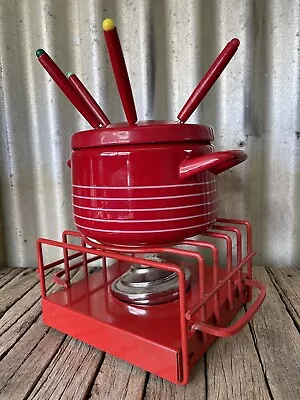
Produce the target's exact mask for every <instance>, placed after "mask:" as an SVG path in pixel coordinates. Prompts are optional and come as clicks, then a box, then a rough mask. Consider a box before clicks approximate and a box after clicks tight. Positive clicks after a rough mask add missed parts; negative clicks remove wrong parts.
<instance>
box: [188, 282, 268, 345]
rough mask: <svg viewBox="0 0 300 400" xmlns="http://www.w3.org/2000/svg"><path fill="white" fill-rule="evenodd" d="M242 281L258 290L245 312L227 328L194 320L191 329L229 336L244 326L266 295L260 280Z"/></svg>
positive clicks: (213, 334)
mask: <svg viewBox="0 0 300 400" xmlns="http://www.w3.org/2000/svg"><path fill="white" fill-rule="evenodd" d="M243 283H244V284H245V285H246V286H248V287H251V288H253V287H255V288H257V289H258V290H259V294H258V296H257V299H256V300H255V302H254V303H253V304H252V306H251V307H250V308H249V309H248V310H247V311H246V313H245V314H244V315H243V316H242V317H241V318H240V319H239V320H238V321H237V322H235V323H234V324H233V325H231V326H228V327H227V328H221V327H219V326H214V325H209V324H207V323H205V322H196V323H195V324H193V325H192V326H191V329H192V330H194V331H201V332H204V333H208V334H209V335H212V336H218V337H229V336H233V335H235V334H236V333H238V332H239V331H240V330H242V329H243V328H244V326H245V325H246V324H247V323H248V322H249V321H250V320H251V319H252V317H253V316H254V314H255V313H256V312H257V310H258V309H259V307H260V306H261V304H262V302H263V301H264V299H265V297H266V288H265V286H264V285H262V284H261V283H260V282H257V281H254V280H252V279H244V280H243Z"/></svg>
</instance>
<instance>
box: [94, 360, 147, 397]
mask: <svg viewBox="0 0 300 400" xmlns="http://www.w3.org/2000/svg"><path fill="white" fill-rule="evenodd" d="M146 376H147V373H146V372H145V371H143V370H141V369H140V368H137V367H134V366H133V365H131V364H128V363H126V362H125V361H122V360H120V359H117V358H115V357H113V356H111V355H108V354H106V355H105V359H104V361H103V364H102V366H101V369H100V371H99V373H98V375H97V376H96V379H95V382H94V385H93V387H92V390H91V395H90V397H89V399H93V400H96V399H97V400H114V399H118V400H141V399H142V398H143V392H144V386H145V382H146Z"/></svg>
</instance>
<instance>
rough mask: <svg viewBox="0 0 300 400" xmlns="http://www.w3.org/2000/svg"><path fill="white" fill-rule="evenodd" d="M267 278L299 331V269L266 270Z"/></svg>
mask: <svg viewBox="0 0 300 400" xmlns="http://www.w3.org/2000/svg"><path fill="white" fill-rule="evenodd" d="M268 273H269V276H270V278H271V280H272V282H273V284H274V285H275V287H276V289H277V290H278V292H279V294H280V296H281V299H282V300H283V302H284V304H285V305H286V308H287V309H288V311H289V313H290V314H291V316H292V318H293V320H294V321H295V323H296V325H297V327H298V329H300V269H298V268H284V269H275V268H274V269H272V270H268Z"/></svg>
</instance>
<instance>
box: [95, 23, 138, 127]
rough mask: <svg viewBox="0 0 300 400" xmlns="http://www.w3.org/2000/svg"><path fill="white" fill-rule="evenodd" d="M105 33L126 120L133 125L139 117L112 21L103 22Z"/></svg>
mask: <svg viewBox="0 0 300 400" xmlns="http://www.w3.org/2000/svg"><path fill="white" fill-rule="evenodd" d="M103 31H104V36H105V41H106V45H107V50H108V53H109V57H110V61H111V65H112V68H113V71H114V75H115V79H116V83H117V87H118V90H119V94H120V98H121V102H122V105H123V109H124V112H125V115H126V119H127V121H128V123H129V124H131V125H133V124H135V123H136V121H137V115H136V110H135V105H134V100H133V95H132V90H131V85H130V81H129V77H128V72H127V68H126V64H125V60H124V55H123V51H122V48H121V44H120V39H119V35H118V32H117V28H116V26H115V23H114V21H113V20H112V19H105V20H104V21H103Z"/></svg>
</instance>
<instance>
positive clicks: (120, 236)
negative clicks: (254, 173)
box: [68, 121, 247, 246]
mask: <svg viewBox="0 0 300 400" xmlns="http://www.w3.org/2000/svg"><path fill="white" fill-rule="evenodd" d="M213 139H214V134H213V129H212V127H210V126H204V125H193V124H180V123H176V122H170V121H143V122H139V123H137V124H135V125H129V124H124V123H123V124H114V125H108V126H107V127H105V128H102V129H94V130H89V131H83V132H78V133H75V134H74V135H73V136H72V149H73V151H72V156H71V163H70V162H69V163H68V164H69V165H70V166H71V168H72V186H73V212H74V220H75V224H76V226H77V228H78V230H79V231H80V232H81V233H82V234H84V235H85V236H87V237H89V238H91V239H93V240H96V241H99V242H102V243H107V244H115V245H133V246H134V245H155V244H158V243H159V244H163V243H165V244H170V243H176V242H179V241H181V240H183V239H184V238H187V237H191V236H195V235H197V234H200V233H203V232H205V231H206V230H207V229H209V228H210V227H211V226H212V225H213V223H214V221H215V219H216V217H217V192H216V179H215V176H216V175H217V174H219V173H220V172H223V171H225V170H227V169H229V168H231V167H233V166H235V165H237V164H239V163H241V162H242V161H244V160H246V158H247V155H246V154H245V153H244V152H243V151H241V150H230V151H223V152H214V147H213V145H212V144H211V141H212V140H213Z"/></svg>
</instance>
